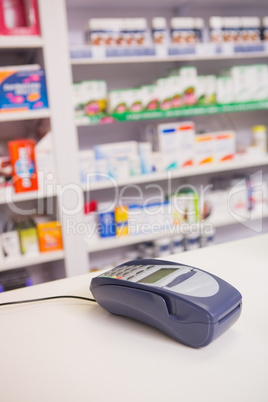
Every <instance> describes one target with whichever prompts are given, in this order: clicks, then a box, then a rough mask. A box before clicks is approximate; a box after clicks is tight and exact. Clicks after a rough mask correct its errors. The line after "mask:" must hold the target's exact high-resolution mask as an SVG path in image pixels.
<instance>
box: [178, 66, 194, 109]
mask: <svg viewBox="0 0 268 402" xmlns="http://www.w3.org/2000/svg"><path fill="white" fill-rule="evenodd" d="M179 75H180V77H181V82H182V93H183V96H184V104H185V105H187V106H192V105H195V104H196V103H197V95H196V93H197V70H196V67H192V66H187V67H181V68H180V70H179Z"/></svg>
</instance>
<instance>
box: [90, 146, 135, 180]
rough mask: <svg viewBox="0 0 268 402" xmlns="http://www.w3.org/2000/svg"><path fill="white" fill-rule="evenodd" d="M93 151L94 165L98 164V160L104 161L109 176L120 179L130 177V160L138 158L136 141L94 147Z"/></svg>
mask: <svg viewBox="0 0 268 402" xmlns="http://www.w3.org/2000/svg"><path fill="white" fill-rule="evenodd" d="M93 149H94V153H95V159H96V163H97V164H98V162H99V160H103V161H105V162H106V164H107V167H108V175H109V176H112V177H114V178H115V179H122V178H126V177H128V176H130V175H131V160H132V159H133V156H137V157H138V143H137V142H136V141H123V142H116V143H111V144H103V145H95V146H94V148H93Z"/></svg>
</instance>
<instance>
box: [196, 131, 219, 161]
mask: <svg viewBox="0 0 268 402" xmlns="http://www.w3.org/2000/svg"><path fill="white" fill-rule="evenodd" d="M214 159H215V137H214V135H213V134H196V136H195V164H196V165H203V164H206V163H212V162H214Z"/></svg>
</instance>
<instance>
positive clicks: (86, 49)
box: [70, 42, 268, 65]
mask: <svg viewBox="0 0 268 402" xmlns="http://www.w3.org/2000/svg"><path fill="white" fill-rule="evenodd" d="M266 57H268V46H267V43H265V42H259V43H257V44H239V45H234V44H232V43H229V44H228V43H225V44H214V43H200V44H196V45H194V46H193V45H192V46H186V45H177V46H176V45H173V46H172V45H169V46H146V47H144V48H135V47H128V48H124V47H123V48H121V47H120V48H105V47H100V46H97V47H96V46H95V47H94V46H89V45H83V46H78V45H77V46H71V48H70V58H71V64H73V65H83V64H86V65H87V64H89V65H90V64H114V63H116V64H117V63H152V62H156V63H157V62H171V61H180V62H181V61H199V60H224V59H242V58H249V59H250V58H254V59H255V58H266Z"/></svg>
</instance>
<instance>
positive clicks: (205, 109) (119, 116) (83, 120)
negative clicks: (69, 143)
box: [76, 100, 268, 126]
mask: <svg viewBox="0 0 268 402" xmlns="http://www.w3.org/2000/svg"><path fill="white" fill-rule="evenodd" d="M266 109H268V100H263V101H258V102H247V103H232V104H226V105H207V106H201V105H196V106H192V107H189V106H188V107H181V108H178V109H170V110H147V111H142V112H135V113H129V112H127V113H112V114H110V115H101V116H93V117H90V116H83V117H80V118H79V117H78V118H76V124H77V126H83V125H91V124H109V123H115V122H117V121H143V120H158V119H170V118H180V117H194V116H208V115H213V114H219V113H237V112H249V111H253V110H254V111H257V110H266Z"/></svg>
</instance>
